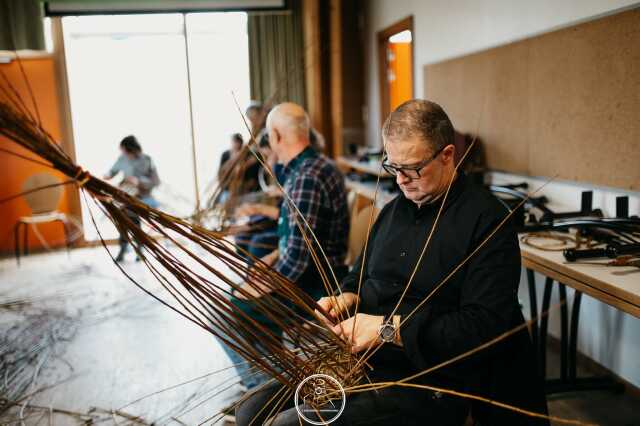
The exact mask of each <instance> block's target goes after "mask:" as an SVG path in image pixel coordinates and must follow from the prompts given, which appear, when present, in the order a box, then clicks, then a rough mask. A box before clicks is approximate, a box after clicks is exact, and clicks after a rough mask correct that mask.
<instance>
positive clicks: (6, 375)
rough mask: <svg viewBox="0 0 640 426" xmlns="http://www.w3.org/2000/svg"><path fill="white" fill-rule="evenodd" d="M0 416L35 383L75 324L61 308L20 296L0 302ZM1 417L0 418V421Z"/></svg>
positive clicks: (33, 386)
mask: <svg viewBox="0 0 640 426" xmlns="http://www.w3.org/2000/svg"><path fill="white" fill-rule="evenodd" d="M0 312H2V313H3V321H2V323H0V372H1V374H0V416H1V415H2V414H3V413H4V412H5V411H6V410H8V409H9V408H10V407H11V402H12V401H19V400H21V399H22V398H23V397H24V396H25V395H26V394H27V393H28V392H31V391H33V390H34V389H35V388H36V387H37V386H38V379H39V377H40V375H41V373H42V372H43V370H44V368H45V366H46V364H47V362H48V361H49V360H50V359H52V358H53V357H54V356H57V355H59V352H60V351H61V350H62V348H63V346H64V344H65V342H68V341H69V340H71V339H72V338H73V335H74V334H75V332H76V330H77V328H78V325H77V323H76V321H75V319H74V318H73V317H71V316H69V315H68V314H66V313H65V312H64V311H62V310H59V309H51V308H47V307H44V306H39V305H38V304H37V303H36V304H34V303H33V302H32V301H31V300H28V299H23V298H13V299H6V300H3V301H1V302H0ZM1 421H2V420H1V419H0V422H1Z"/></svg>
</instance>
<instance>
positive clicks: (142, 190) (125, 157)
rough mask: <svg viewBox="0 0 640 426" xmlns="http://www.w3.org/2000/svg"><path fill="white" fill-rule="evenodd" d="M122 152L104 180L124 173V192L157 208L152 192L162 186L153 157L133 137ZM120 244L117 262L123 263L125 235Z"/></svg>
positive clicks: (123, 144)
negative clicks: (144, 151)
mask: <svg viewBox="0 0 640 426" xmlns="http://www.w3.org/2000/svg"><path fill="white" fill-rule="evenodd" d="M120 152H121V154H120V157H118V159H117V161H116V162H115V164H114V165H113V166H112V167H111V169H110V170H109V172H108V173H107V174H105V176H104V178H105V179H106V180H110V179H112V178H114V177H115V176H116V175H117V174H119V173H122V175H123V179H122V181H121V182H120V184H119V185H118V186H119V187H120V188H121V189H122V190H123V191H125V192H127V193H129V195H133V196H134V197H137V198H139V199H140V200H141V201H142V202H143V203H145V204H147V205H149V206H151V207H157V206H158V203H157V201H156V200H155V198H153V196H152V195H151V191H152V190H153V188H155V187H156V186H158V185H159V184H160V178H159V177H158V171H157V169H156V166H155V165H154V164H153V160H152V159H151V157H150V156H148V155H147V154H145V153H143V152H142V147H141V146H140V143H139V142H138V139H136V137H135V136H133V135H129V136H126V137H125V138H124V139H122V141H120ZM127 215H128V216H129V218H130V219H131V220H132V221H133V222H134V223H135V224H136V225H140V218H139V217H138V216H137V215H136V214H134V213H133V212H132V211H130V210H127ZM119 244H120V251H119V252H118V255H117V256H116V261H117V262H122V261H123V260H124V256H125V253H126V252H127V249H128V245H129V243H128V241H127V238H126V236H125V235H122V234H120V238H119Z"/></svg>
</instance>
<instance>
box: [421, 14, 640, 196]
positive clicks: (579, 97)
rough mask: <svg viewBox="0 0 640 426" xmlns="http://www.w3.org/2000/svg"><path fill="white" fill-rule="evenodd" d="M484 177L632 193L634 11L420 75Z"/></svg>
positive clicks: (639, 38)
mask: <svg viewBox="0 0 640 426" xmlns="http://www.w3.org/2000/svg"><path fill="white" fill-rule="evenodd" d="M424 79H425V80H424V81H425V84H424V87H425V93H424V94H425V98H427V99H431V100H433V101H435V102H438V103H439V104H441V105H442V106H443V107H444V108H445V110H446V111H447V113H448V114H449V116H450V117H451V120H452V121H453V123H454V126H455V127H456V128H457V129H458V130H460V131H462V132H470V133H473V134H476V133H477V134H478V135H479V136H480V137H481V138H482V140H483V141H484V143H485V149H486V154H487V161H488V165H489V167H490V168H491V169H493V170H502V171H506V172H512V173H520V174H527V175H533V176H548V177H551V176H556V175H557V176H558V177H559V178H560V179H567V180H572V181H579V182H589V183H592V184H597V185H605V186H610V187H617V188H623V189H629V190H640V9H634V10H630V11H626V12H622V13H619V14H616V15H612V16H608V17H605V18H601V19H598V20H595V21H591V22H587V23H583V24H579V25H576V26H574V27H570V28H566V29H562V30H558V31H554V32H551V33H547V34H543V35H540V36H536V37H532V38H529V39H526V40H522V41H519V42H515V43H511V44H508V45H504V46H500V47H496V48H493V49H489V50H485V51H482V52H478V53H474V54H471V55H467V56H463V57H460V58H456V59H452V60H448V61H445V62H441V63H437V64H432V65H426V66H425V67H424Z"/></svg>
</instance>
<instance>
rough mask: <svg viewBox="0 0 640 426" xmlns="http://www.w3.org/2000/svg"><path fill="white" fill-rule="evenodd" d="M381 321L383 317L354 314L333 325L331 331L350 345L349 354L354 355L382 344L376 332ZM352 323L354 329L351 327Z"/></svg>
mask: <svg viewBox="0 0 640 426" xmlns="http://www.w3.org/2000/svg"><path fill="white" fill-rule="evenodd" d="M383 319H384V317H383V316H377V315H368V314H356V315H355V316H353V317H350V318H349V319H348V320H345V321H342V322H341V323H340V324H337V325H335V326H334V327H333V328H332V330H333V332H334V333H336V334H337V335H338V336H340V337H342V338H343V339H344V340H345V341H346V342H347V343H350V344H351V345H352V346H351V352H352V353H356V352H360V351H363V350H366V349H369V348H370V347H374V346H377V345H379V344H380V343H381V342H382V341H381V340H380V338H379V337H378V330H379V329H380V326H381V325H382V321H383ZM354 321H355V323H356V325H355V328H354V327H353V322H354ZM352 332H353V333H352Z"/></svg>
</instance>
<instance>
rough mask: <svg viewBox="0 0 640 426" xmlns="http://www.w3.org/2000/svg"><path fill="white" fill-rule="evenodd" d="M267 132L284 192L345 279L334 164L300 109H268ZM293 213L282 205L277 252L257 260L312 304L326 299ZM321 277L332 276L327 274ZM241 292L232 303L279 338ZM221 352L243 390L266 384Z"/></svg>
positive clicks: (251, 295) (342, 211)
mask: <svg viewBox="0 0 640 426" xmlns="http://www.w3.org/2000/svg"><path fill="white" fill-rule="evenodd" d="M267 132H268V135H269V136H268V137H269V144H270V146H271V149H272V150H273V151H274V152H275V154H276V155H277V157H278V162H279V163H281V164H282V166H283V167H284V168H283V172H282V176H281V177H279V179H283V182H284V183H283V188H284V192H285V194H286V195H287V196H288V197H289V198H290V199H291V200H292V202H293V203H294V204H295V206H296V209H297V210H298V211H299V212H300V214H302V216H304V219H305V220H306V222H307V223H308V224H309V226H310V227H311V230H313V232H314V234H315V235H316V237H317V239H318V241H319V243H320V244H321V246H322V249H323V251H324V253H325V254H326V256H327V259H328V261H329V263H330V265H331V267H332V269H333V270H334V272H335V273H336V276H337V277H338V279H340V278H341V277H342V276H344V275H346V273H347V268H346V266H345V265H344V260H345V257H346V254H347V237H348V235H349V219H348V216H349V214H348V208H347V196H346V190H345V186H344V177H343V176H342V174H341V173H340V171H339V170H338V169H337V168H336V166H335V165H334V164H333V162H331V161H330V160H329V159H327V158H326V157H325V156H323V155H321V154H319V153H318V152H317V151H315V150H314V149H313V148H312V147H311V144H310V140H309V139H310V125H309V117H308V115H307V113H306V112H305V111H304V109H303V108H302V107H301V106H299V105H296V104H294V103H283V104H280V105H278V106H276V107H275V108H273V109H272V110H271V112H270V113H269V115H268V116H267ZM296 209H292V208H291V207H290V205H289V202H287V200H286V199H285V201H284V202H283V203H282V205H281V207H280V211H279V215H278V248H277V249H276V250H274V251H273V252H271V253H270V254H268V255H266V256H265V257H263V258H262V260H263V261H265V262H266V263H268V264H270V265H272V266H273V268H274V269H275V270H276V271H278V272H279V273H280V274H282V275H283V276H285V277H287V278H288V279H289V280H290V281H291V282H294V283H296V284H297V285H298V286H299V287H300V288H302V289H303V290H304V291H305V292H307V293H308V294H309V295H310V296H311V297H312V298H314V299H316V300H317V299H319V298H320V297H322V296H325V295H326V294H324V293H325V291H324V286H323V284H322V281H321V279H320V274H319V272H318V270H317V267H316V266H315V264H314V263H313V261H312V259H311V257H310V252H309V250H308V248H307V246H306V244H305V239H304V237H303V235H302V233H301V231H300V229H299V228H298V225H297V214H298V213H297V212H296V211H295V210H296ZM307 234H308V233H307ZM316 251H317V247H316ZM325 274H326V275H328V276H331V274H330V273H329V271H328V270H326V271H325ZM243 290H245V292H246V293H245V292H236V293H235V297H234V298H233V299H232V300H233V301H234V303H235V304H236V305H237V306H239V307H240V308H241V309H243V311H245V312H247V313H248V314H249V315H253V317H254V319H256V320H257V321H261V322H262V323H263V324H264V325H266V326H268V327H270V328H271V329H272V330H274V331H276V332H278V333H280V332H281V330H279V329H277V327H276V326H275V324H269V323H265V322H266V319H265V318H264V317H262V316H261V315H256V313H255V312H253V311H252V305H253V303H254V299H255V298H256V297H259V294H258V293H257V292H256V290H255V289H254V287H252V286H250V285H248V284H245V285H244V286H243ZM265 290H267V289H265ZM267 291H268V290H267ZM247 295H248V296H247ZM223 347H225V349H226V350H227V353H228V354H229V356H230V358H231V360H232V361H233V363H234V364H236V365H238V367H237V368H238V373H239V375H240V377H241V378H242V383H243V384H244V385H245V386H246V387H247V388H249V389H250V388H253V387H255V386H257V385H258V384H260V383H262V382H263V381H264V380H265V379H266V378H265V377H263V376H260V375H259V374H251V373H249V371H248V369H249V366H248V365H246V363H243V361H244V360H243V359H242V358H240V357H239V355H237V354H236V353H235V352H233V351H232V350H231V349H230V348H228V347H226V346H224V345H223Z"/></svg>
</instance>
